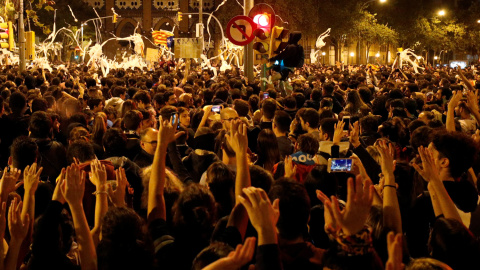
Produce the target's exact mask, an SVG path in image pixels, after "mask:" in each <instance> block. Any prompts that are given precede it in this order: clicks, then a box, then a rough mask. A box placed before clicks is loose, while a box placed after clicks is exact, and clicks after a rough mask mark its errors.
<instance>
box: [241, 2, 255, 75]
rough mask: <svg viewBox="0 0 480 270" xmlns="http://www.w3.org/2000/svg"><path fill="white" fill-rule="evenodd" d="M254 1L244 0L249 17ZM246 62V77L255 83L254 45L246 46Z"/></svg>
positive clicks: (244, 11) (244, 12)
mask: <svg viewBox="0 0 480 270" xmlns="http://www.w3.org/2000/svg"><path fill="white" fill-rule="evenodd" d="M253 3H254V2H253V0H244V10H243V14H244V15H245V16H248V13H249V12H250V10H251V9H252V8H253ZM244 52H245V61H244V63H243V64H244V70H245V76H246V77H247V78H248V82H249V83H253V80H254V76H253V63H254V62H253V43H250V44H248V45H247V46H245V50H244Z"/></svg>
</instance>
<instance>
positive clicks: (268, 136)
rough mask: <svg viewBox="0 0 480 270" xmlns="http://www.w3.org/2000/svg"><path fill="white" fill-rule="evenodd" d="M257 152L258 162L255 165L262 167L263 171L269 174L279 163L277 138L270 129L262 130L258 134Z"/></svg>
mask: <svg viewBox="0 0 480 270" xmlns="http://www.w3.org/2000/svg"><path fill="white" fill-rule="evenodd" d="M257 152H258V153H257V154H258V160H257V163H256V165H259V166H262V167H263V168H264V169H265V170H267V171H270V172H271V171H272V170H273V166H274V165H275V164H277V163H278V162H279V161H280V151H279V149H278V141H277V137H276V136H275V133H273V131H272V130H271V129H264V130H262V131H260V134H258V140H257Z"/></svg>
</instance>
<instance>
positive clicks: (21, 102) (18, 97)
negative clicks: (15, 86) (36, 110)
mask: <svg viewBox="0 0 480 270" xmlns="http://www.w3.org/2000/svg"><path fill="white" fill-rule="evenodd" d="M8 106H9V107H10V110H12V113H14V114H20V113H22V110H23V109H24V108H25V106H27V98H26V97H25V95H23V94H22V93H21V92H13V93H12V94H11V95H10V99H9V102H8Z"/></svg>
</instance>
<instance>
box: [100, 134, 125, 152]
mask: <svg viewBox="0 0 480 270" xmlns="http://www.w3.org/2000/svg"><path fill="white" fill-rule="evenodd" d="M102 142H103V147H105V154H107V155H109V156H123V155H124V154H125V145H126V144H127V136H125V133H123V132H122V130H120V129H118V128H110V129H107V131H106V132H105V134H104V135H103V138H102Z"/></svg>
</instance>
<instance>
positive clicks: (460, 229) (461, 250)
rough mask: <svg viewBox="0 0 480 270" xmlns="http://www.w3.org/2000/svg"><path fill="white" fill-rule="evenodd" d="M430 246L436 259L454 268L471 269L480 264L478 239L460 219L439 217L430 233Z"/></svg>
mask: <svg viewBox="0 0 480 270" xmlns="http://www.w3.org/2000/svg"><path fill="white" fill-rule="evenodd" d="M429 247H430V249H431V254H432V257H433V258H434V259H437V260H441V261H442V262H445V263H446V264H448V265H449V266H451V267H452V268H453V269H471V267H472V266H473V265H478V262H477V260H478V256H479V255H480V252H479V244H478V241H477V240H476V238H475V236H474V235H473V234H472V232H470V231H469V230H468V229H467V228H466V227H465V226H464V225H463V224H462V223H461V222H460V221H458V220H455V219H446V218H438V219H437V220H436V221H435V224H434V226H433V230H432V233H431V235H430V241H429Z"/></svg>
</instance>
